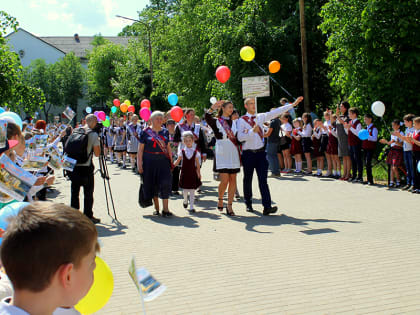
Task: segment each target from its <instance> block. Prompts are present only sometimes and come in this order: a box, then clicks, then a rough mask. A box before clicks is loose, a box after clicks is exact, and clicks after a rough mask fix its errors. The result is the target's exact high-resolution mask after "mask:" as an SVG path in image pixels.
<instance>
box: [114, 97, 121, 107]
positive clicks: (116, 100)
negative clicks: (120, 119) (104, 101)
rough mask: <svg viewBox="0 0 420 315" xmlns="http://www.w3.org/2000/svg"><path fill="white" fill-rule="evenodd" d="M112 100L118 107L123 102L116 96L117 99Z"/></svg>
mask: <svg viewBox="0 0 420 315" xmlns="http://www.w3.org/2000/svg"><path fill="white" fill-rule="evenodd" d="M112 102H113V103H114V105H115V106H116V107H120V104H121V102H120V100H119V99H118V98H116V99H115V100H113V101H112Z"/></svg>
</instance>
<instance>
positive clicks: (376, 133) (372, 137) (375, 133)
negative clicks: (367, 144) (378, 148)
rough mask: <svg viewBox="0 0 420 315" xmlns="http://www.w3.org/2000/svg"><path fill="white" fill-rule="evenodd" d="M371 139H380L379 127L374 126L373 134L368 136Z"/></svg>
mask: <svg viewBox="0 0 420 315" xmlns="http://www.w3.org/2000/svg"><path fill="white" fill-rule="evenodd" d="M368 140H369V141H374V142H375V141H378V129H377V128H373V130H372V135H369V138H368Z"/></svg>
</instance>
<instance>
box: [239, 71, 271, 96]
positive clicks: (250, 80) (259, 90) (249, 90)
mask: <svg viewBox="0 0 420 315" xmlns="http://www.w3.org/2000/svg"><path fill="white" fill-rule="evenodd" d="M242 96H243V98H248V97H255V98H256V97H264V96H270V77H269V76H268V75H263V76H258V77H244V78H242Z"/></svg>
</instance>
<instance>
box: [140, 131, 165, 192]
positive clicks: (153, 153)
mask: <svg viewBox="0 0 420 315" xmlns="http://www.w3.org/2000/svg"><path fill="white" fill-rule="evenodd" d="M159 137H160V140H162V142H164V143H165V146H167V145H168V143H169V132H168V130H166V129H164V128H162V130H161V131H159ZM140 143H142V144H144V151H143V187H144V198H145V199H152V198H153V197H159V198H161V199H169V195H170V193H171V190H172V173H171V162H170V160H169V159H168V158H167V157H166V155H165V154H163V152H162V150H161V149H160V147H159V145H158V144H157V143H156V142H155V141H154V140H153V138H152V137H151V136H150V135H149V134H147V132H146V131H145V130H143V131H142V132H141V134H140Z"/></svg>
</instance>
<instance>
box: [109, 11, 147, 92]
mask: <svg viewBox="0 0 420 315" xmlns="http://www.w3.org/2000/svg"><path fill="white" fill-rule="evenodd" d="M116 17H118V18H121V19H125V20H130V21H134V22H139V23H141V24H142V25H144V26H146V29H147V42H148V45H149V68H150V83H151V87H152V92H153V62H152V41H151V38H150V35H151V34H150V24H148V23H145V22H143V21H140V20H135V19H131V18H128V17H125V16H121V15H116Z"/></svg>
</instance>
